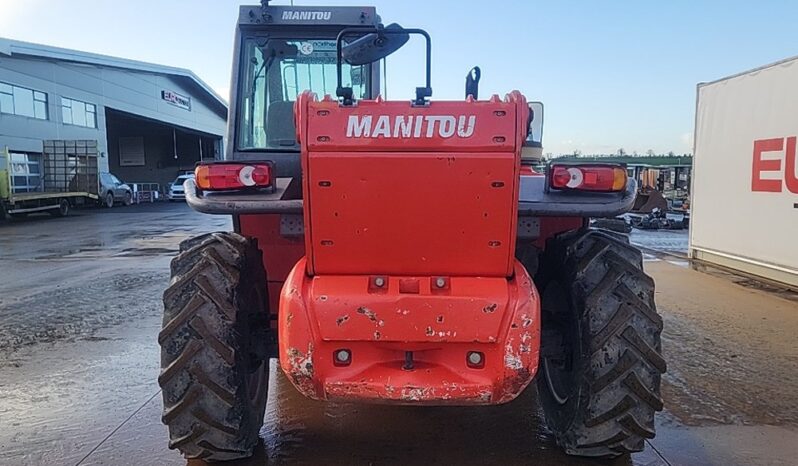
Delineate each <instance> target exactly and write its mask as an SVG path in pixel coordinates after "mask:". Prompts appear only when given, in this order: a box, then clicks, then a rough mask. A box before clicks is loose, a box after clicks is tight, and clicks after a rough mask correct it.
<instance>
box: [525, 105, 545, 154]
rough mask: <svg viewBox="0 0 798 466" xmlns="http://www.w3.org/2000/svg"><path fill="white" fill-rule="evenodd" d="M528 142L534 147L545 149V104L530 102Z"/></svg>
mask: <svg viewBox="0 0 798 466" xmlns="http://www.w3.org/2000/svg"><path fill="white" fill-rule="evenodd" d="M526 142H527V144H528V145H531V146H533V147H540V148H542V147H543V102H529V129H528V130H527V135H526ZM525 145H526V144H525Z"/></svg>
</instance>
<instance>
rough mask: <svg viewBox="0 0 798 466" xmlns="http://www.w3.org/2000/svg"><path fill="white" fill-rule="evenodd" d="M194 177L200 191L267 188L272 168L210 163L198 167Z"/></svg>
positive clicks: (255, 165) (260, 165)
mask: <svg viewBox="0 0 798 466" xmlns="http://www.w3.org/2000/svg"><path fill="white" fill-rule="evenodd" d="M194 177H195V179H196V182H197V186H198V187H199V188H200V189H207V190H211V191H217V190H227V189H246V188H267V187H269V186H271V185H272V167H271V165H269V164H265V163H253V164H242V163H211V164H207V165H199V166H197V168H196V169H195V170H194Z"/></svg>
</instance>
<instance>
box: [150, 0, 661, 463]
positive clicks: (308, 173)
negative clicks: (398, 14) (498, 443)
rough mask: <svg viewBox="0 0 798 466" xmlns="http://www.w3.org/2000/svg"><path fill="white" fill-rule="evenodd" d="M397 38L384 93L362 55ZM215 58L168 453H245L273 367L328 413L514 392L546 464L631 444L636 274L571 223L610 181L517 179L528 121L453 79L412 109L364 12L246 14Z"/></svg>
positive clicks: (171, 347)
mask: <svg viewBox="0 0 798 466" xmlns="http://www.w3.org/2000/svg"><path fill="white" fill-rule="evenodd" d="M411 35H413V36H417V37H421V38H422V39H423V40H424V41H425V42H426V65H425V71H426V80H425V82H424V83H423V85H422V86H420V87H418V88H416V90H415V93H411V92H408V93H407V98H406V99H402V100H396V101H386V100H384V99H383V98H382V97H380V96H379V89H380V81H381V80H382V79H384V78H385V76H382V75H381V74H380V71H381V69H382V67H381V66H380V60H381V59H383V58H384V57H386V56H387V55H389V54H390V53H392V52H393V51H395V50H397V49H398V48H400V47H401V46H402V45H404V43H405V42H407V41H408V40H409V38H410V36H411ZM235 50H236V53H237V55H236V57H235V58H234V67H233V80H232V82H233V89H232V99H231V107H230V118H229V125H230V127H229V128H230V129H229V133H228V137H229V140H230V141H231V144H230V145H229V146H230V148H229V149H228V153H227V154H226V160H225V161H223V162H218V163H207V162H202V163H201V164H200V165H199V166H198V167H197V168H196V171H195V179H189V180H187V181H186V182H185V184H184V188H185V196H186V200H187V202H188V204H189V205H190V206H191V207H192V208H194V209H196V210H198V211H201V212H205V213H210V214H222V215H230V216H232V218H233V225H234V230H235V231H234V232H217V233H210V234H206V235H202V236H199V237H196V238H192V239H189V240H186V241H184V242H183V243H182V244H181V245H180V252H179V254H178V255H177V256H176V257H175V258H174V259H173V260H172V263H171V272H172V279H171V282H170V284H169V286H168V288H167V289H166V291H165V292H164V295H163V300H164V319H163V328H162V330H161V332H160V334H159V336H158V341H159V343H160V345H161V364H162V370H161V373H160V376H159V377H158V382H159V384H160V386H161V387H162V390H163V401H164V411H163V422H164V423H165V424H166V425H167V426H168V428H169V437H170V440H169V446H170V447H171V448H175V449H179V450H180V451H181V452H183V454H184V455H185V456H186V457H188V458H201V459H205V460H208V461H223V460H233V459H237V458H241V457H245V456H248V455H251V454H252V453H253V451H254V448H255V446H256V444H257V441H258V433H259V431H260V428H261V426H262V424H263V422H264V410H265V407H266V399H267V394H268V386H269V384H268V376H269V359H270V358H279V361H280V367H281V368H282V370H283V371H284V372H285V374H286V375H287V377H288V379H289V380H290V381H291V383H292V384H293V385H294V386H295V387H296V389H297V390H298V391H299V392H301V393H302V394H303V395H305V396H307V397H309V398H312V399H316V400H325V401H326V400H330V401H344V402H364V403H390V404H401V405H412V406H428V405H495V404H500V403H507V402H510V401H511V400H513V399H514V398H516V397H517V396H518V395H519V394H520V393H521V392H522V391H523V390H524V389H526V388H527V386H528V385H529V384H530V383H532V382H533V380H535V381H536V384H537V391H538V393H539V400H540V404H541V405H542V408H543V411H544V413H545V415H546V422H547V423H548V425H549V427H550V428H551V430H552V432H553V433H554V436H555V437H556V439H557V442H558V443H559V444H560V445H561V446H562V448H563V449H564V450H565V451H566V452H567V453H570V454H574V455H582V456H594V457H612V456H618V455H622V454H626V453H629V452H633V451H640V450H642V449H643V447H644V441H645V439H646V438H651V437H653V436H654V414H655V412H656V411H659V410H661V409H662V398H661V397H660V377H661V374H662V373H663V372H664V371H665V369H666V363H665V360H664V359H663V357H662V356H661V346H660V332H661V331H662V318H661V317H660V316H659V315H658V314H657V311H656V307H655V304H654V282H653V281H652V279H651V278H650V277H649V276H647V275H646V274H645V272H644V271H643V261H642V255H641V253H640V251H638V250H637V249H635V248H634V247H633V246H631V245H630V244H629V241H628V238H626V237H625V236H622V235H619V234H616V233H612V232H608V231H604V230H597V229H591V228H589V227H588V220H589V218H590V217H601V216H614V215H619V214H621V213H623V212H626V211H628V210H629V209H630V208H631V207H632V204H633V202H634V199H635V193H636V184H635V182H634V180H630V179H628V178H627V171H626V169H625V167H623V166H621V165H618V164H553V165H552V166H550V167H549V170H548V171H547V174H543V173H540V172H537V171H535V170H534V169H533V168H532V167H531V166H523V165H522V157H523V155H522V154H523V153H525V152H528V153H530V154H535V153H538V154H539V153H540V150H539V149H540V148H541V147H542V146H541V144H540V143H541V141H540V140H539V139H538V140H536V135H537V137H538V138H539V134H540V133H539V132H537V131H535V130H534V129H533V128H538V129H539V128H540V127H541V125H540V124H539V122H542V118H543V114H542V106H541V105H539V104H531V105H530V104H528V103H527V101H526V98H525V97H524V96H523V95H522V94H521V93H520V92H518V91H513V92H510V93H508V94H507V95H506V96H505V97H504V98H500V97H499V96H492V97H490V98H488V99H486V100H477V99H476V98H475V97H476V96H477V92H476V90H475V89H474V85H475V83H474V82H470V84H468V85H467V90H466V95H465V96H464V98H463V99H462V100H453V101H441V100H431V96H432V86H431V66H432V55H431V40H430V37H429V35H428V34H427V33H426V32H424V31H423V30H421V29H404V28H402V27H400V26H398V25H395V24H393V25H388V26H383V25H382V24H381V22H380V19H379V16H377V13H376V11H375V9H374V8H371V7H305V6H303V7H293V6H270V5H268V2H263V4H262V5H255V6H244V7H241V10H240V15H239V24H238V28H237V33H236V48H235ZM419 61H421V60H419ZM473 81H476V80H473ZM458 87H459V86H458ZM333 95H334V96H333ZM536 124H537V126H536ZM527 149H531V150H527ZM530 412H531V411H530ZM386 422H390V420H388V419H386ZM530 425H531V424H530ZM529 435H530V441H532V440H531V439H532V436H533V435H534V434H533V432H530V433H529Z"/></svg>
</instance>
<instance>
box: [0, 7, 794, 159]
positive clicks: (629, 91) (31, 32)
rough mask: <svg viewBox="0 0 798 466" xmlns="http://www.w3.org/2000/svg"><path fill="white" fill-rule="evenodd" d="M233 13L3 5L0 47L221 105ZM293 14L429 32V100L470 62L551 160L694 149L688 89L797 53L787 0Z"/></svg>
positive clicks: (396, 75)
mask: <svg viewBox="0 0 798 466" xmlns="http://www.w3.org/2000/svg"><path fill="white" fill-rule="evenodd" d="M251 3H257V1H252V2H251ZM239 4H240V2H239V1H234V0H128V1H122V0H115V1H112V0H0V37H6V38H10V39H17V40H24V41H29V42H36V43H41V44H47V45H54V46H59V47H65V48H73V49H78V50H84V51H88V52H95V53H102V54H108V55H113V56H118V57H123V58H130V59H135V60H142V61H148V62H153V63H159V64H164V65H170V66H177V67H182V68H188V69H190V70H192V71H194V72H195V73H196V74H197V75H198V76H200V78H202V79H203V80H204V81H205V82H207V83H208V84H209V85H210V86H211V87H213V88H214V89H216V90H217V92H218V93H219V94H220V95H222V96H225V97H226V96H227V94H228V93H229V87H230V85H229V81H230V68H231V60H232V50H233V32H234V28H235V23H236V20H237V12H238V5H239ZM272 4H275V5H287V4H290V0H274V1H272ZM294 4H295V5H302V6H310V5H314V6H315V5H321V6H326V5H347V4H354V5H358V4H360V5H363V4H366V5H368V4H371V5H374V6H376V7H377V12H378V13H379V14H380V16H381V17H382V20H383V22H384V23H385V24H388V23H392V22H396V23H399V24H401V25H403V26H405V27H420V28H423V29H426V30H427V31H428V32H429V33H430V34H431V35H432V50H433V52H432V55H433V57H432V58H433V64H432V88H433V100H434V99H461V98H463V94H464V79H465V76H466V74H467V72H468V70H469V69H471V67H472V66H474V65H479V66H480V68H481V70H482V81H481V83H480V98H487V97H488V96H490V95H491V94H494V93H495V94H499V95H500V96H503V95H504V94H506V93H507V92H509V91H511V90H513V89H518V90H520V91H521V92H523V93H524V94H525V95H526V96H527V99H528V100H539V101H542V102H544V104H545V128H544V152H547V153H553V154H561V153H572V152H574V151H580V152H581V153H583V154H604V153H614V152H616V151H617V150H618V149H619V148H623V149H624V150H625V151H626V152H627V153H630V154H631V153H633V152H638V153H639V154H644V153H646V152H647V151H648V150H653V151H654V152H656V153H666V152H669V151H673V152H675V153H677V154H682V153H690V152H691V151H692V130H693V120H694V108H695V90H696V84H697V83H699V82H707V81H712V80H715V79H718V78H722V77H724V76H728V75H731V74H735V73H738V72H741V71H745V70H748V69H751V68H755V67H758V66H761V65H764V64H768V63H771V62H775V61H778V60H781V59H784V58H787V57H792V56H795V55H798V40H797V38H798V34H796V29H798V2H795V1H790V0H785V1H777V0H762V1H756V2H754V1H750V0H749V1H737V0H726V1H715V0H704V1H682V0H671V1H639V0H638V1H632V0H630V1H620V0H617V1H613V0H604V1H587V0H585V1H567V0H563V1H554V0H551V1H531V0H530V1H522V0H517V1H509V0H493V1H491V2H477V1H471V0H461V1H456V0H362V1H356V2H354V3H353V2H352V1H350V2H347V1H338V0H295V2H294ZM421 44H422V42H421V39H411V43H409V44H408V46H406V47H405V48H403V49H402V50H400V51H399V52H397V53H396V54H395V55H392V56H391V57H390V58H389V59H388V76H387V82H388V98H390V99H401V100H406V99H409V98H411V97H412V95H413V92H414V88H415V87H416V86H420V85H422V84H423V63H424V62H423V58H424V57H423V48H421ZM741 111H744V109H741Z"/></svg>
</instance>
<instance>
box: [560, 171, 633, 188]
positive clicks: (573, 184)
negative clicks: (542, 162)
mask: <svg viewBox="0 0 798 466" xmlns="http://www.w3.org/2000/svg"><path fill="white" fill-rule="evenodd" d="M549 180H550V185H551V188H552V189H572V190H577V191H597V192H618V191H623V190H624V189H625V188H626V169H625V168H624V167H620V166H617V165H552V166H551V177H550V178H549Z"/></svg>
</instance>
